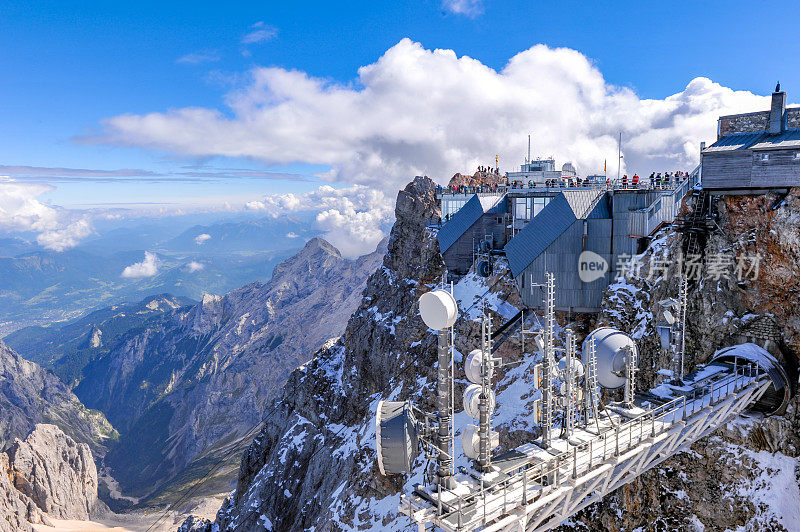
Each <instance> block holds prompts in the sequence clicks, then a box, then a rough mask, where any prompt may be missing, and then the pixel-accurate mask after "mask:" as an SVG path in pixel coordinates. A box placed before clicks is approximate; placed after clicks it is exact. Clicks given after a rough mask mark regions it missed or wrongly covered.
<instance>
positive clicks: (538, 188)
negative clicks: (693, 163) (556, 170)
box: [436, 170, 697, 197]
mask: <svg viewBox="0 0 800 532" xmlns="http://www.w3.org/2000/svg"><path fill="white" fill-rule="evenodd" d="M696 172H697V170H695V172H692V174H690V175H689V177H687V178H686V179H678V180H675V179H673V180H666V181H661V182H649V181H640V182H639V183H638V184H637V185H634V184H633V183H627V184H622V183H619V182H616V181H612V182H611V183H602V182H600V183H597V182H592V183H586V184H581V185H571V184H567V183H564V184H562V185H560V186H549V187H548V186H544V185H540V184H534V185H533V186H525V185H523V186H512V185H498V186H496V187H494V188H492V189H490V190H484V189H482V188H480V187H467V188H465V189H463V190H462V189H449V188H441V189H438V190H437V191H436V194H437V195H438V196H440V197H441V196H445V195H447V196H471V195H473V194H478V195H479V196H498V195H501V194H507V193H513V192H561V191H563V190H668V191H669V190H672V191H675V190H678V189H681V188H684V189H685V188H687V187H686V184H687V183H688V182H689V181H691V180H692V176H695V175H696ZM695 182H696V181H695ZM692 186H694V185H692Z"/></svg>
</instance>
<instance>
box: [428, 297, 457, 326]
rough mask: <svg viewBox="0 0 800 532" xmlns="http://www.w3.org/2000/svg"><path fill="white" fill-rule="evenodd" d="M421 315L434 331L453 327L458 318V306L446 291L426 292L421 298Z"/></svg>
mask: <svg viewBox="0 0 800 532" xmlns="http://www.w3.org/2000/svg"><path fill="white" fill-rule="evenodd" d="M419 313H420V315H421V316H422V321H424V322H425V325H427V326H428V327H430V328H431V329H433V330H434V331H441V330H442V329H447V328H449V327H452V326H453V324H454V323H455V322H456V319H457V318H458V305H457V304H456V300H455V298H453V295H452V294H451V293H450V292H448V291H446V290H441V289H439V290H433V291H432V292H426V293H424V294H422V297H420V298H419Z"/></svg>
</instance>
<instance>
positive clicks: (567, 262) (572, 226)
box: [505, 190, 613, 312]
mask: <svg viewBox="0 0 800 532" xmlns="http://www.w3.org/2000/svg"><path fill="white" fill-rule="evenodd" d="M609 201H610V194H607V193H606V192H605V191H600V190H574V191H564V192H562V193H560V194H559V195H558V196H556V197H555V198H553V200H552V201H551V202H550V203H549V204H547V206H545V208H544V209H543V210H542V211H541V213H540V214H539V215H538V216H536V217H535V218H534V219H533V220H531V222H530V223H529V224H528V225H526V226H525V228H524V229H523V230H522V231H520V232H519V233H518V234H517V235H516V236H515V237H514V238H513V239H512V240H510V241H509V242H508V244H506V246H505V252H506V257H507V258H508V262H509V266H510V268H511V273H512V275H513V276H514V279H515V280H516V282H517V287H518V289H519V293H520V297H521V298H522V301H523V303H524V304H525V305H527V306H529V307H533V308H536V307H540V306H542V296H541V293H540V291H539V288H537V287H533V285H534V284H543V283H544V273H545V272H546V271H549V272H553V273H554V274H555V277H556V306H557V308H559V309H570V310H574V311H582V312H591V311H596V310H598V309H599V308H600V303H601V302H602V298H603V291H604V290H605V288H606V287H607V286H608V280H609V275H610V273H609V272H606V274H605V275H604V276H603V277H601V278H599V279H597V280H595V281H593V282H590V283H584V282H582V281H581V279H580V275H579V273H578V257H579V256H580V254H581V253H582V252H584V251H593V252H594V253H597V254H598V255H599V256H600V257H602V259H603V260H605V261H606V262H607V263H609V264H610V263H611V262H612V258H613V253H612V238H611V235H612V220H611V208H610V205H609Z"/></svg>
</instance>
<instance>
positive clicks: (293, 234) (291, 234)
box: [286, 233, 300, 238]
mask: <svg viewBox="0 0 800 532" xmlns="http://www.w3.org/2000/svg"><path fill="white" fill-rule="evenodd" d="M298 236H300V235H298V234H297V233H286V238H297V237H298Z"/></svg>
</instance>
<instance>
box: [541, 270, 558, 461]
mask: <svg viewBox="0 0 800 532" xmlns="http://www.w3.org/2000/svg"><path fill="white" fill-rule="evenodd" d="M544 277H545V321H544V354H543V357H542V444H543V445H544V446H545V447H549V446H550V430H551V429H552V428H553V382H552V372H553V366H552V363H553V360H554V358H553V329H554V328H555V321H556V318H555V300H556V288H555V276H554V275H553V274H552V273H551V272H545V274H544Z"/></svg>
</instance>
